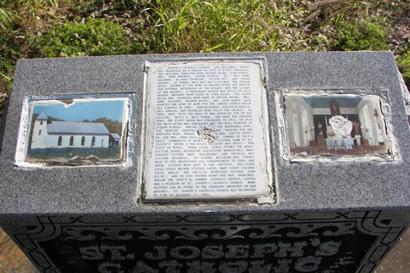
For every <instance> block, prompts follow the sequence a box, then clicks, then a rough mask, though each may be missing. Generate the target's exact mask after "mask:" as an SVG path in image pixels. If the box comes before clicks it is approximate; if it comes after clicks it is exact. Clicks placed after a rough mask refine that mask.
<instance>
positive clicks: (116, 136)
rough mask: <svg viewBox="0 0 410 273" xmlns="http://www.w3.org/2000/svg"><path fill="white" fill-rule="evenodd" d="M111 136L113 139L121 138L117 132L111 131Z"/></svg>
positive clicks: (118, 139)
mask: <svg viewBox="0 0 410 273" xmlns="http://www.w3.org/2000/svg"><path fill="white" fill-rule="evenodd" d="M111 136H112V138H113V139H114V140H115V141H120V140H121V136H120V135H119V134H117V133H111Z"/></svg>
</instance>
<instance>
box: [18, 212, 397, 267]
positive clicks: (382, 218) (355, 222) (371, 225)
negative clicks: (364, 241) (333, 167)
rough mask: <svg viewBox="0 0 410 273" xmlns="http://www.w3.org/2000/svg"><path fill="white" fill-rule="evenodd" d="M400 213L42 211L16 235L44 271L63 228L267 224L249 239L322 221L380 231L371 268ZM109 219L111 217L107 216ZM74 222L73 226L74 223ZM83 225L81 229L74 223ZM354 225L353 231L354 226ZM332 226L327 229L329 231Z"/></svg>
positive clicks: (343, 230) (302, 231)
mask: <svg viewBox="0 0 410 273" xmlns="http://www.w3.org/2000/svg"><path fill="white" fill-rule="evenodd" d="M399 218H400V216H399V215H394V214H389V213H384V212H382V211H352V212H323V213H281V214H271V213H255V214H215V215H203V214H189V215H152V214H150V215H111V216H103V217H100V216H39V217H36V220H37V222H38V224H37V225H36V226H33V225H31V226H26V229H27V232H26V233H18V234H14V238H15V240H16V241H17V242H18V244H19V245H20V246H21V247H22V248H23V249H24V251H25V252H26V253H27V254H28V256H29V257H30V258H31V260H32V261H33V262H34V263H35V265H36V266H37V268H38V269H39V270H40V272H44V273H59V272H60V271H59V270H58V269H57V267H56V266H55V265H54V264H53V261H51V260H50V258H49V257H48V256H47V255H46V253H45V251H44V250H43V249H42V248H41V247H40V245H39V242H41V241H48V240H52V239H53V238H55V237H57V236H59V235H60V234H61V232H62V230H63V229H64V232H66V233H70V232H71V235H72V236H73V238H76V240H81V238H82V239H84V240H91V239H93V238H92V237H90V236H93V235H92V234H90V233H87V229H88V230H101V231H103V232H104V234H105V235H104V236H106V238H108V239H114V238H115V239H116V240H129V239H131V238H132V237H130V236H132V235H131V234H130V233H127V232H126V230H127V228H128V229H129V230H133V231H135V228H138V227H139V228H138V232H139V233H140V236H141V237H138V239H149V240H166V239H169V236H170V235H169V234H166V233H163V232H161V231H163V230H164V229H166V230H171V231H175V232H177V233H178V234H179V237H178V238H179V239H186V240H203V239H207V237H206V236H209V234H205V233H201V232H198V231H200V230H201V228H205V227H208V228H209V227H210V226H211V227H220V228H221V230H223V232H225V233H224V234H219V235H218V234H214V235H213V236H214V237H211V238H210V239H230V238H239V237H240V236H241V234H240V232H241V231H244V230H246V229H249V226H251V225H256V226H258V225H259V226H260V225H267V226H266V227H267V228H266V229H265V230H264V231H263V232H262V233H260V232H259V233H258V232H254V233H252V232H251V233H249V234H248V235H249V237H248V238H250V239H260V238H273V237H275V236H277V232H278V231H279V230H281V229H282V228H285V227H286V228H289V225H295V227H297V228H298V230H299V232H297V231H295V232H288V233H286V238H292V237H294V238H295V237H304V236H311V235H319V234H317V232H318V228H319V227H323V224H330V225H333V226H334V227H336V230H334V231H333V232H330V231H325V232H323V233H322V234H320V235H322V236H332V235H333V236H337V235H343V234H349V233H352V232H354V229H355V228H357V229H358V230H359V231H360V232H361V233H364V234H368V235H373V236H377V239H376V240H375V241H374V243H373V245H372V247H371V248H370V249H369V251H368V252H367V254H366V255H365V257H363V258H362V261H361V263H360V265H359V266H358V270H357V271H356V273H369V272H372V271H373V270H374V269H375V268H376V266H377V264H378V263H379V262H380V260H381V259H382V258H383V257H384V256H385V255H386V254H387V253H388V251H389V250H390V249H391V248H392V246H393V245H394V243H395V242H396V241H397V240H398V239H399V238H400V235H401V234H402V232H403V231H404V230H405V227H403V226H401V225H400V222H399ZM104 219H107V220H106V221H105V220H104ZM70 227H73V228H71V229H70ZM74 227H75V228H81V230H82V231H80V232H79V231H78V229H75V228H74ZM352 229H353V231H352ZM326 232H327V233H326Z"/></svg>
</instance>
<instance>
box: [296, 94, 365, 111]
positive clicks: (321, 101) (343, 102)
mask: <svg viewBox="0 0 410 273" xmlns="http://www.w3.org/2000/svg"><path fill="white" fill-rule="evenodd" d="M303 99H304V100H305V101H306V102H307V103H308V104H309V105H310V106H311V107H312V108H329V105H330V102H331V101H332V100H335V101H336V102H337V103H338V104H339V107H340V108H342V107H357V105H358V104H359V102H360V100H361V97H360V96H355V95H349V96H306V97H303Z"/></svg>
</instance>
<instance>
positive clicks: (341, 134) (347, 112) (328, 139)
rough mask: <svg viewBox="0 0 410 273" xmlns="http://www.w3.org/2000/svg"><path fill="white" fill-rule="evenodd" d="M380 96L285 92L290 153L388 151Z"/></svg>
mask: <svg viewBox="0 0 410 273" xmlns="http://www.w3.org/2000/svg"><path fill="white" fill-rule="evenodd" d="M382 103H383V102H382V100H381V99H380V97H378V96H374V95H366V96H359V95H322V96H321V95H313V96H304V95H303V96H302V95H288V96H285V114H286V121H287V128H288V141H289V146H290V153H291V155H292V156H301V157H306V156H317V155H319V156H320V155H323V156H331V155H341V156H343V155H350V156H365V155H375V156H377V155H387V154H390V149H389V145H388V144H389V141H388V140H389V139H388V134H387V127H386V121H385V118H384V115H383V111H382V108H381V105H382Z"/></svg>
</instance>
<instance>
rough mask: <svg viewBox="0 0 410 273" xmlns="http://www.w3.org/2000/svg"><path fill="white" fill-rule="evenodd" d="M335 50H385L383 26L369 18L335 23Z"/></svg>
mask: <svg viewBox="0 0 410 273" xmlns="http://www.w3.org/2000/svg"><path fill="white" fill-rule="evenodd" d="M336 27H337V40H336V42H337V44H336V47H335V48H334V49H336V50H387V49H388V48H389V45H388V43H387V39H386V34H385V32H384V27H383V26H382V25H381V24H380V23H376V22H371V21H370V20H369V19H364V20H360V21H346V20H341V21H339V22H338V23H337V25H336Z"/></svg>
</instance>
